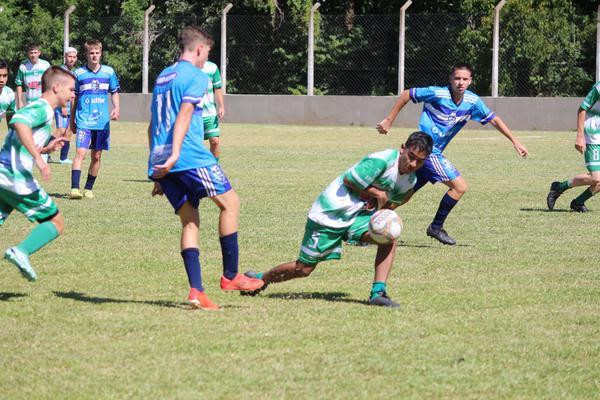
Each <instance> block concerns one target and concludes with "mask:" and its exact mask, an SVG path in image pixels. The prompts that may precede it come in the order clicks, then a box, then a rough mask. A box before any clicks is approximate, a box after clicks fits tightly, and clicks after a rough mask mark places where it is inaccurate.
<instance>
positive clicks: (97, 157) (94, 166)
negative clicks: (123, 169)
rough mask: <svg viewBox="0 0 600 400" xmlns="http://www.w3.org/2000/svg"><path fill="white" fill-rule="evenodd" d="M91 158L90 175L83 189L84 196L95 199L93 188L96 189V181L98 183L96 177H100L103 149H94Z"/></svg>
mask: <svg viewBox="0 0 600 400" xmlns="http://www.w3.org/2000/svg"><path fill="white" fill-rule="evenodd" d="M90 158H91V160H90V167H89V169H88V176H87V179H86V181H85V186H84V189H83V196H84V197H85V198H88V199H93V198H94V192H92V189H94V183H96V178H97V177H98V173H99V172H100V163H101V160H102V150H92V151H91V157H90Z"/></svg>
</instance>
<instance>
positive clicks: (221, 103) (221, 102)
mask: <svg viewBox="0 0 600 400" xmlns="http://www.w3.org/2000/svg"><path fill="white" fill-rule="evenodd" d="M215 100H216V101H217V106H218V108H219V111H217V116H218V117H219V119H221V118H223V117H224V116H225V97H224V96H223V89H220V88H219V89H215Z"/></svg>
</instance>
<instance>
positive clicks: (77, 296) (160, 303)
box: [54, 291, 189, 308]
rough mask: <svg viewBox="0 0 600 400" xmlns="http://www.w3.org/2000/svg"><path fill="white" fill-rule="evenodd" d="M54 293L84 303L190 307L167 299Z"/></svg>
mask: <svg viewBox="0 0 600 400" xmlns="http://www.w3.org/2000/svg"><path fill="white" fill-rule="evenodd" d="M54 295H55V296H57V297H60V298H63V299H70V300H77V301H82V302H84V303H92V304H105V303H128V304H147V305H150V306H159V307H168V308H189V306H188V305H187V304H185V303H177V302H174V301H165V300H123V299H111V298H109V297H95V296H88V295H86V294H85V293H80V292H73V291H71V292H57V291H54Z"/></svg>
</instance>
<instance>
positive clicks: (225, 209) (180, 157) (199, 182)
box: [148, 27, 264, 310]
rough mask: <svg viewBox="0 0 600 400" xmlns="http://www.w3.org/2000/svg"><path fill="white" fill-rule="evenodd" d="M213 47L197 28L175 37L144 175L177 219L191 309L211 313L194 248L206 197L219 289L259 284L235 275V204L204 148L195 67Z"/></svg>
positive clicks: (157, 92)
mask: <svg viewBox="0 0 600 400" xmlns="http://www.w3.org/2000/svg"><path fill="white" fill-rule="evenodd" d="M212 44H213V41H212V39H211V37H210V36H209V34H208V33H207V32H206V31H204V30H203V29H201V28H198V27H186V28H184V29H183V31H182V32H181V34H180V37H179V47H180V50H181V55H180V58H179V61H177V62H176V63H175V64H173V65H171V66H169V67H167V68H165V69H164V70H163V71H162V72H161V73H160V75H159V76H158V78H157V79H156V83H155V85H154V89H153V91H152V105H151V112H152V121H151V123H150V126H149V128H148V136H149V137H148V139H149V144H150V156H149V159H148V175H149V177H150V178H151V179H152V180H154V182H155V184H154V189H153V191H152V195H155V194H159V195H162V194H164V195H166V196H167V199H168V200H169V202H170V203H171V205H172V206H173V208H174V209H175V213H176V214H177V215H178V216H179V218H180V220H181V226H182V232H181V257H182V258H183V263H184V265H185V270H186V273H187V276H188V280H189V284H190V292H189V295H188V301H189V302H190V303H191V304H192V305H193V306H194V307H197V308H202V309H209V310H214V309H218V308H219V307H218V306H217V305H216V304H214V303H213V302H212V301H211V300H210V299H209V298H208V296H207V295H206V294H205V292H204V288H203V286H202V273H201V268H200V258H199V255H200V252H199V249H198V231H199V224H200V217H199V214H198V205H199V203H200V200H201V199H202V198H204V197H208V198H210V199H211V200H212V201H213V202H214V203H215V204H216V205H217V207H219V209H220V210H221V212H220V216H219V240H220V242H221V251H222V255H223V276H222V277H221V289H223V290H256V289H258V288H260V287H262V286H263V284H264V282H263V281H261V280H259V279H251V278H248V277H246V276H244V275H243V274H239V273H238V258H239V255H238V234H237V231H238V219H239V210H240V200H239V197H238V195H237V194H236V192H235V191H234V190H233V189H232V188H231V185H230V183H229V181H228V179H227V177H226V176H225V173H224V172H223V170H222V169H221V167H220V166H219V165H218V164H217V160H216V159H215V157H214V156H213V155H212V154H211V153H210V152H209V151H208V150H207V149H206V147H204V144H203V139H204V130H203V122H202V109H201V108H200V107H199V106H200V105H201V101H202V96H203V95H204V93H205V91H206V87H207V84H208V82H207V80H208V78H207V76H206V74H204V73H203V72H202V71H201V70H200V68H202V66H203V65H204V63H205V61H206V60H207V58H208V53H209V51H210V48H211V46H212Z"/></svg>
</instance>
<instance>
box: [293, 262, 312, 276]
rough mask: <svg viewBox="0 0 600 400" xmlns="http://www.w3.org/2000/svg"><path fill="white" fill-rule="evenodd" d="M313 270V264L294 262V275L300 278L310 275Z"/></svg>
mask: <svg viewBox="0 0 600 400" xmlns="http://www.w3.org/2000/svg"><path fill="white" fill-rule="evenodd" d="M314 270H315V265H307V264H304V263H302V262H296V275H297V276H298V277H300V278H306V277H308V276H310V274H312V273H313V271H314Z"/></svg>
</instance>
